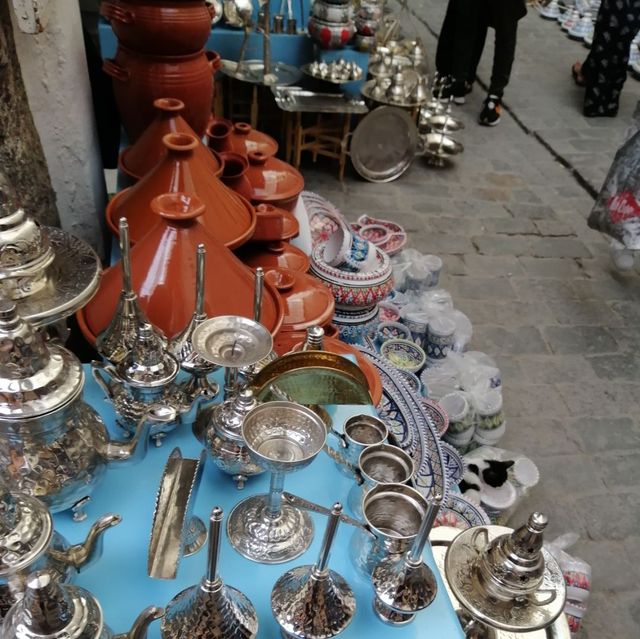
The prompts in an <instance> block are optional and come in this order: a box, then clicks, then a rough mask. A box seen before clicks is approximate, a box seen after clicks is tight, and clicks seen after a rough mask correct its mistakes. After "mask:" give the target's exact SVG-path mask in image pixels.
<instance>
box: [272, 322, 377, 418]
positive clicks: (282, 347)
mask: <svg viewBox="0 0 640 639" xmlns="http://www.w3.org/2000/svg"><path fill="white" fill-rule="evenodd" d="M323 328H324V333H325V334H324V336H323V338H322V349H321V350H323V351H328V352H329V353H337V354H338V355H352V356H354V357H355V360H356V363H357V364H358V368H359V369H360V370H361V371H362V372H363V373H364V376H365V377H366V378H367V382H368V383H369V393H370V394H371V399H372V400H373V405H374V406H377V405H378V404H379V403H380V400H381V399H382V380H381V379H380V374H379V373H378V370H377V369H376V367H375V366H374V364H373V362H371V360H370V359H368V358H367V357H366V356H365V355H363V353H362V352H361V351H360V350H359V349H358V348H356V347H355V346H352V345H351V344H346V343H345V342H342V341H340V340H339V339H338V338H337V337H330V336H329V333H330V332H331V329H332V328H333V327H332V326H331V325H325V326H324V327H323ZM306 338H307V334H306V332H305V331H280V332H279V333H278V334H277V335H276V337H275V339H274V340H273V350H274V351H275V352H276V353H277V354H278V355H279V356H282V355H285V354H286V353H289V352H291V351H293V350H300V349H301V348H302V347H303V345H304V343H305V341H306Z"/></svg>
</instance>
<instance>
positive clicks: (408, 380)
mask: <svg viewBox="0 0 640 639" xmlns="http://www.w3.org/2000/svg"><path fill="white" fill-rule="evenodd" d="M398 374H399V375H400V377H402V379H403V380H404V382H405V384H406V385H407V386H408V387H409V389H410V390H411V392H412V393H413V394H414V395H420V394H421V393H422V382H421V381H420V379H419V378H418V376H417V375H416V374H414V373H410V372H409V371H403V370H402V369H401V368H399V369H398Z"/></svg>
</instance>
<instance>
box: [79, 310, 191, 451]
mask: <svg viewBox="0 0 640 639" xmlns="http://www.w3.org/2000/svg"><path fill="white" fill-rule="evenodd" d="M179 370H180V365H179V364H178V361H177V359H176V358H175V357H174V356H173V355H172V354H171V353H169V352H168V351H167V350H165V348H164V344H163V341H162V338H161V337H160V336H159V335H158V333H157V332H156V330H155V329H154V328H153V326H152V325H151V324H149V323H146V322H145V323H143V324H141V325H140V326H139V328H138V330H137V333H136V341H135V343H134V345H133V348H132V349H131V351H130V352H129V354H128V355H127V356H126V357H125V358H124V359H123V360H122V361H121V362H119V363H118V364H116V365H115V366H112V365H110V364H103V363H102V362H95V361H94V362H91V374H92V375H93V377H94V379H95V380H96V382H97V383H98V385H99V386H100V387H101V388H102V390H103V391H104V394H105V395H106V396H107V398H108V399H109V400H111V401H112V402H113V407H114V409H115V411H116V422H117V423H118V425H119V426H121V427H122V428H124V430H126V431H127V433H129V434H132V433H134V432H135V430H136V426H137V424H138V422H139V421H140V419H142V417H143V416H144V415H145V414H146V413H147V411H148V410H149V408H150V407H151V406H154V405H158V406H166V407H168V408H171V409H172V410H173V412H175V417H176V418H175V419H173V420H167V421H162V422H156V423H154V424H153V425H152V426H151V431H150V434H151V437H152V438H153V440H154V441H155V443H156V446H160V444H161V443H162V439H163V438H164V437H165V435H166V434H167V433H169V432H170V431H172V430H173V429H175V428H176V426H177V425H178V424H179V423H180V415H181V414H182V413H186V412H188V411H189V410H190V408H191V403H187V399H186V396H184V395H183V393H182V392H181V391H180V389H179V387H178V385H177V384H176V377H177V375H178V371H179Z"/></svg>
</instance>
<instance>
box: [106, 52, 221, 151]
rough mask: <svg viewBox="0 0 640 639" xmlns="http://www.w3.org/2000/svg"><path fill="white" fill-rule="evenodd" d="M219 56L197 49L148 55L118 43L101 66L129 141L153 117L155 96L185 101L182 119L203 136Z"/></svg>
mask: <svg viewBox="0 0 640 639" xmlns="http://www.w3.org/2000/svg"><path fill="white" fill-rule="evenodd" d="M219 62H220V58H219V56H217V55H216V54H214V53H213V52H210V53H207V52H205V51H199V52H197V53H191V54H189V55H183V56H150V55H143V54H141V53H136V52H135V51H132V50H131V49H127V48H126V47H123V46H122V45H120V46H118V50H117V52H116V57H115V59H113V60H104V61H103V64H102V68H103V70H104V71H105V73H107V74H108V75H110V76H111V78H112V80H113V93H114V96H115V99H116V104H117V105H118V111H119V112H120V117H121V118H122V124H123V126H124V128H125V130H126V132H127V135H128V136H129V140H131V142H135V141H136V140H137V139H138V138H139V137H140V136H141V135H142V133H144V130H145V129H146V128H147V127H148V126H149V124H151V122H152V121H153V119H154V117H155V109H154V107H153V102H154V100H156V99H158V98H163V97H166V96H171V97H172V98H176V99H178V100H182V102H184V104H185V110H184V113H183V116H184V119H185V120H186V121H187V122H188V123H189V126H191V128H192V129H193V130H194V131H195V132H196V134H197V135H198V137H202V136H203V135H204V132H205V130H206V128H207V124H208V123H209V118H210V117H211V105H212V101H213V74H214V73H215V72H216V71H217V69H218V65H219Z"/></svg>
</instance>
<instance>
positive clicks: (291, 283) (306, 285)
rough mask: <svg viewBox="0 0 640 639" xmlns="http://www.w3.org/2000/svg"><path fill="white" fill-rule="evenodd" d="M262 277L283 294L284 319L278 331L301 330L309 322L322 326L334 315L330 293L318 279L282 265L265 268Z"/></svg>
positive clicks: (333, 301) (309, 324) (307, 325)
mask: <svg viewBox="0 0 640 639" xmlns="http://www.w3.org/2000/svg"><path fill="white" fill-rule="evenodd" d="M264 278H265V280H266V281H267V282H269V283H270V284H272V285H273V286H274V287H275V288H276V289H277V291H278V293H280V297H282V301H283V304H284V319H283V320H282V328H281V329H280V330H281V331H300V330H304V329H306V328H307V327H309V326H322V325H323V324H328V323H329V322H331V320H332V319H333V313H334V311H335V300H334V299H333V294H332V293H331V291H330V289H329V287H327V286H325V285H324V284H323V283H322V282H321V281H320V280H319V279H317V278H315V277H313V276H311V275H306V274H305V273H298V272H297V271H290V270H287V269H282V268H278V269H272V270H270V271H267V272H266V273H265V276H264Z"/></svg>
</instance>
